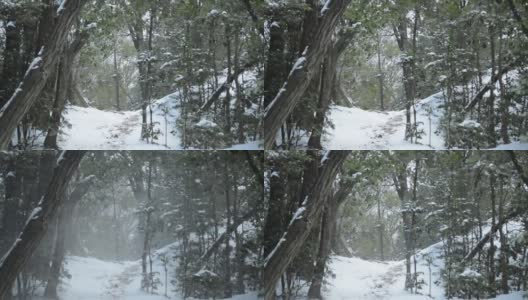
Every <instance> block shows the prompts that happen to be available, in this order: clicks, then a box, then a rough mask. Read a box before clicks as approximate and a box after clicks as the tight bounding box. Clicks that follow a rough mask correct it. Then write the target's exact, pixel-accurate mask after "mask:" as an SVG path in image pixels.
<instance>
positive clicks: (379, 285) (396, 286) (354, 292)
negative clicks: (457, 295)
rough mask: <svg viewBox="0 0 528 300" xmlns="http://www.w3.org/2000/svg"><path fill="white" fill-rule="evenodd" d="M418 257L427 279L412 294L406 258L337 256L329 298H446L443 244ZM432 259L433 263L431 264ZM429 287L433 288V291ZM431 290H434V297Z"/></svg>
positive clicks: (514, 227) (513, 226)
mask: <svg viewBox="0 0 528 300" xmlns="http://www.w3.org/2000/svg"><path fill="white" fill-rule="evenodd" d="M489 229H490V226H486V227H485V228H484V233H486V232H487V231H489ZM507 229H508V232H509V233H510V234H519V232H520V231H521V230H522V225H521V224H520V223H518V222H510V223H509V224H508V225H507ZM416 258H417V262H418V266H417V271H418V273H419V274H420V275H419V276H420V277H419V279H420V280H423V281H424V282H425V284H424V286H423V288H422V289H421V291H420V294H411V293H409V292H407V291H405V290H404V286H405V261H404V260H402V261H389V262H380V261H368V260H363V259H361V258H357V257H352V258H347V257H340V256H333V257H332V258H331V262H330V266H329V269H330V271H331V272H332V273H333V274H334V276H329V278H327V280H328V284H327V285H326V287H325V295H326V297H327V299H332V300H355V299H358V300H359V299H361V300H379V299H387V300H406V299H416V300H426V299H437V300H444V299H446V297H445V295H444V287H443V282H442V277H441V270H442V268H443V267H444V260H443V258H442V243H441V242H440V243H437V244H434V245H432V246H430V247H427V248H425V249H423V250H421V251H420V252H418V254H417V256H416ZM428 258H430V259H428ZM429 262H431V263H430V264H429ZM429 267H430V270H431V273H430V274H431V278H429ZM429 288H431V289H430V291H429ZM429 292H430V293H431V294H430V296H429ZM524 294H525V293H524V292H513V293H511V294H508V295H500V296H498V297H496V298H494V299H497V300H514V299H523V295H524Z"/></svg>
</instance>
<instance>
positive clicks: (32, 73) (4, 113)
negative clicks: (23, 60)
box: [0, 0, 86, 149]
mask: <svg viewBox="0 0 528 300" xmlns="http://www.w3.org/2000/svg"><path fill="white" fill-rule="evenodd" d="M85 2H86V0H64V4H63V9H62V10H61V11H60V13H59V16H58V17H57V22H56V23H55V25H54V27H53V33H52V34H51V36H50V38H49V40H48V42H47V44H46V45H45V47H42V49H41V50H40V52H39V54H38V55H37V57H36V58H35V59H34V60H33V62H32V63H31V65H30V66H29V68H28V70H27V72H26V74H25V75H24V79H23V80H22V82H21V84H20V85H19V87H18V88H17V89H16V91H15V93H14V94H13V96H11V98H10V99H9V101H8V102H7V104H6V105H4V107H2V108H1V109H0V128H1V129H0V130H1V131H0V149H7V147H8V146H9V143H10V141H11V135H12V133H13V132H14V130H15V129H16V127H17V125H18V124H19V123H20V121H22V118H23V117H24V116H25V115H26V114H27V112H28V111H29V109H30V108H31V107H32V106H33V105H34V104H35V102H36V101H37V99H38V96H39V95H40V93H41V92H42V90H43V89H44V87H45V85H46V82H47V79H48V77H49V75H50V73H51V72H52V71H53V69H54V67H55V66H56V64H57V62H58V60H59V58H60V53H61V50H62V48H63V45H64V43H65V42H66V39H67V37H68V34H69V32H70V28H71V26H72V24H73V22H74V21H75V19H76V18H77V16H78V15H79V13H80V11H81V8H82V6H83V5H84V3H85Z"/></svg>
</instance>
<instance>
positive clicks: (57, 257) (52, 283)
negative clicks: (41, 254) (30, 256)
mask: <svg viewBox="0 0 528 300" xmlns="http://www.w3.org/2000/svg"><path fill="white" fill-rule="evenodd" d="M94 179H95V176H93V175H91V176H88V177H86V178H84V179H83V180H81V181H80V182H79V183H78V184H77V185H76V186H75V189H74V190H73V192H72V193H71V195H70V197H69V199H68V201H65V203H64V205H63V206H62V208H61V209H60V213H59V221H58V223H57V239H56V240H55V250H54V252H53V258H52V260H51V267H50V273H49V277H48V284H47V285H46V290H45V291H44V296H45V297H46V298H49V299H58V296H57V286H58V285H59V277H60V270H61V267H62V263H63V261H64V257H65V256H66V248H65V244H64V243H65V240H66V235H67V230H68V228H71V224H72V221H73V211H74V209H75V206H76V205H77V203H79V201H80V200H81V199H82V197H83V196H84V195H85V194H86V193H87V192H88V190H89V188H90V187H91V186H92V184H93V180H94Z"/></svg>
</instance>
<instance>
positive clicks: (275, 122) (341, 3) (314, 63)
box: [264, 0, 351, 149]
mask: <svg viewBox="0 0 528 300" xmlns="http://www.w3.org/2000/svg"><path fill="white" fill-rule="evenodd" d="M350 1H351V0H334V1H329V5H328V7H326V10H324V11H323V12H322V16H321V17H320V18H321V19H320V20H319V22H318V24H319V26H318V27H317V30H316V31H315V34H314V36H313V39H312V42H311V44H310V45H309V46H308V47H307V48H306V49H305V51H303V56H301V57H300V58H299V59H298V60H297V62H296V63H295V65H294V66H293V69H292V70H291V72H290V75H289V76H288V79H287V80H286V82H285V83H284V85H283V87H282V88H281V89H280V91H279V93H278V94H277V95H276V96H275V99H274V100H273V101H272V102H271V103H270V104H269V105H268V107H267V108H266V113H265V116H264V127H265V136H264V147H265V149H270V148H272V147H273V144H274V141H275V135H276V133H277V132H278V131H279V129H280V127H281V126H282V124H284V122H285V121H286V119H287V118H288V116H289V115H290V114H291V113H292V112H293V110H294V108H295V107H296V106H297V104H298V102H299V101H300V99H301V98H302V96H303V95H304V93H305V91H306V89H307V88H308V86H309V85H310V83H311V81H312V79H313V76H314V73H316V70H317V68H319V67H320V65H321V63H322V61H323V59H324V56H325V52H326V50H327V45H328V43H329V42H330V41H331V38H332V33H333V32H334V30H335V27H336V26H337V23H338V21H339V19H340V18H341V16H342V14H343V13H344V11H345V9H346V7H347V6H348V4H349V3H350Z"/></svg>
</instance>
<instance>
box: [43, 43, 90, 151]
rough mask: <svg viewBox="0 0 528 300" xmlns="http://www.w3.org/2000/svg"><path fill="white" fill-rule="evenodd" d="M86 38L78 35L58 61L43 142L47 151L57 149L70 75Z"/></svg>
mask: <svg viewBox="0 0 528 300" xmlns="http://www.w3.org/2000/svg"><path fill="white" fill-rule="evenodd" d="M87 38H88V35H87V33H78V34H77V36H76V37H75V40H74V41H73V42H72V43H71V44H70V45H69V46H68V47H67V48H66V49H65V50H64V53H63V55H62V57H61V59H60V63H59V68H58V70H59V71H58V76H57V87H56V89H57V90H56V96H55V101H54V102H53V111H52V115H51V126H50V128H49V129H48V134H47V135H46V139H45V140H44V147H45V148H47V149H58V146H57V138H58V136H59V130H60V123H61V117H62V113H63V111H64V108H65V107H66V102H67V100H68V92H69V91H70V89H71V85H72V84H73V79H72V74H73V67H74V61H75V57H76V56H77V55H78V54H79V52H80V51H81V49H82V47H83V46H84V44H85V43H86V41H87Z"/></svg>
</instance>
